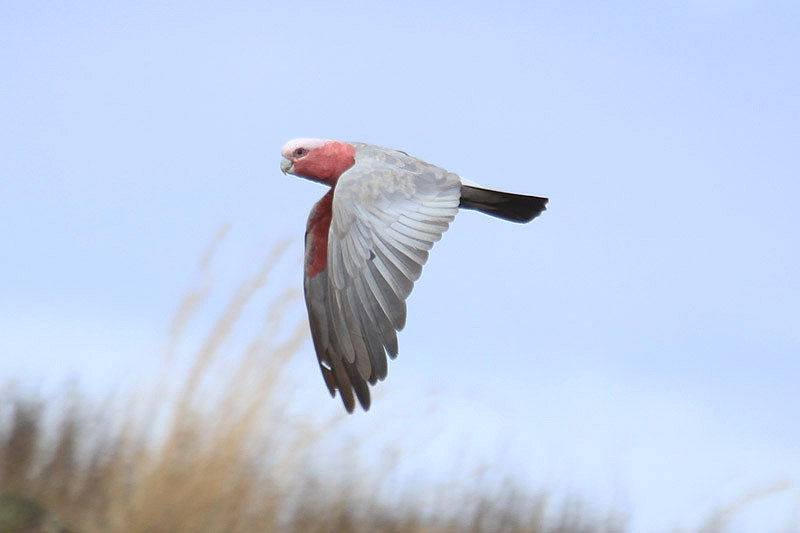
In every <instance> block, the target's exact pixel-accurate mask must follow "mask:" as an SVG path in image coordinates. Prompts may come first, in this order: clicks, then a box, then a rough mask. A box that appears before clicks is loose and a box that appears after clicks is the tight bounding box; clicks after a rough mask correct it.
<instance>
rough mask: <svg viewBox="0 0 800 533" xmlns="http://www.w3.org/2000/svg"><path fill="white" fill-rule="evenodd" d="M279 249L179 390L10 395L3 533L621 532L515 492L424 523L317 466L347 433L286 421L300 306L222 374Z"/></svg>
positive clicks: (2, 457) (189, 311) (353, 462)
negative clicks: (322, 450) (332, 437)
mask: <svg viewBox="0 0 800 533" xmlns="http://www.w3.org/2000/svg"><path fill="white" fill-rule="evenodd" d="M223 236H224V231H222V232H220V235H218V238H217V239H216V240H215V242H214V244H213V245H212V247H211V248H210V250H209V252H208V253H207V254H205V255H204V256H203V258H202V259H201V262H200V267H201V268H200V272H201V276H200V278H199V279H200V281H199V282H198V284H197V286H196V287H195V288H193V289H191V290H190V291H189V292H188V293H187V295H186V297H185V298H184V299H183V301H182V303H181V305H180V306H179V308H178V310H177V311H176V313H175V314H174V316H173V318H172V320H171V322H170V327H169V335H168V342H167V354H166V356H165V359H167V360H169V359H170V358H174V353H173V352H174V351H175V346H176V345H177V344H178V342H179V341H180V339H181V337H182V336H183V335H184V333H185V329H186V327H187V324H189V323H190V322H191V320H192V319H193V318H194V317H195V316H196V314H197V312H198V309H199V307H200V305H201V304H202V303H203V302H204V301H205V300H206V297H207V296H208V293H209V291H210V288H211V286H212V285H213V283H212V282H211V277H210V276H209V275H208V265H209V262H210V260H211V257H212V256H213V254H214V250H215V248H216V245H217V244H218V243H219V241H220V240H221V239H222V237H223ZM284 248H285V246H283V245H282V246H279V247H277V248H276V250H274V253H273V254H272V255H271V257H270V258H269V259H268V260H267V261H266V262H265V263H264V265H263V266H262V268H261V269H260V270H259V271H258V272H257V273H256V274H255V275H253V276H252V277H250V278H249V279H246V280H245V281H244V282H243V283H242V284H241V285H240V286H239V287H238V289H237V290H235V291H234V294H233V295H232V296H231V298H230V299H229V301H228V303H227V305H226V306H225V307H224V309H223V310H222V312H221V313H220V314H219V316H218V317H217V318H216V320H215V322H214V324H213V326H212V327H211V328H210V331H209V332H208V334H207V336H206V337H205V338H204V339H203V340H202V342H201V343H200V345H199V348H198V349H197V351H196V353H195V354H194V356H193V358H192V360H191V364H190V366H189V367H188V369H186V373H185V377H184V378H183V379H176V377H175V376H174V375H170V372H169V371H168V370H167V367H168V366H169V365H165V370H164V372H162V374H161V375H160V376H159V378H158V381H157V382H156V383H154V384H153V386H152V387H142V388H141V389H140V390H137V391H134V394H133V395H131V396H130V397H127V398H125V399H123V401H121V402H118V401H115V400H114V399H109V401H108V402H101V403H102V405H98V404H97V402H96V401H95V402H91V401H89V400H88V399H87V398H86V397H84V396H82V395H81V394H80V393H79V392H77V391H74V390H73V391H72V392H66V393H64V394H63V395H61V397H57V398H55V399H49V401H45V400H44V399H43V398H40V397H36V395H32V394H30V393H27V394H24V393H21V392H19V390H17V389H14V388H13V387H6V389H5V390H4V391H2V392H0V533H2V532H10V531H16V532H86V533H91V532H165V533H166V532H176V531H187V532H188V531H191V532H194V531H197V532H223V531H233V532H254V531H264V532H270V531H285V532H334V531H336V532H338V531H343V532H350V531H352V532H397V533H404V532H408V533H411V532H420V533H421V532H427V533H440V532H441V533H445V532H459V531H485V532H506V531H508V532H514V531H519V532H531V533H536V532H547V533H581V532H586V533H593V532H617V531H623V530H625V529H626V528H625V520H624V518H623V517H621V516H619V515H618V514H615V513H613V512H608V513H604V514H597V513H595V512H593V511H592V510H591V509H589V508H588V507H586V506H584V505H582V504H581V503H580V502H578V501H562V502H556V503H554V502H552V501H551V498H548V496H547V495H546V494H530V493H528V492H526V491H523V490H518V489H516V488H514V487H508V486H506V487H505V488H502V489H499V490H493V489H487V488H486V487H481V486H477V485H479V483H475V485H476V486H474V487H466V489H465V490H460V491H459V492H458V495H456V496H455V503H453V500H454V496H453V494H452V491H451V490H450V489H446V488H444V487H442V488H441V489H440V491H441V492H442V493H444V492H448V493H449V494H447V498H444V497H443V498H441V500H442V501H444V500H447V501H448V502H449V503H447V504H445V503H436V502H431V503H430V505H425V506H424V507H425V508H424V509H421V508H420V505H419V503H416V504H415V503H412V502H413V501H417V502H418V499H415V497H414V496H418V494H417V495H415V494H414V493H413V492H412V490H413V488H412V487H409V489H408V493H407V494H406V496H407V497H404V496H403V495H402V494H401V495H398V496H397V498H396V503H394V504H389V503H387V502H386V501H379V499H378V497H377V496H376V494H378V493H379V492H380V488H381V472H376V471H374V470H371V471H368V469H367V467H365V466H359V463H358V459H357V458H354V456H353V454H352V453H346V452H345V451H344V450H342V453H341V456H342V457H345V458H347V459H344V460H343V464H342V465H341V468H342V473H337V474H335V475H332V476H328V475H323V474H322V473H321V472H319V471H315V470H314V469H313V468H310V467H309V466H308V465H309V457H310V455H311V454H313V453H314V450H315V449H317V448H318V447H319V446H320V443H321V442H322V440H323V439H324V437H325V435H326V431H327V430H329V429H330V428H331V426H333V425H336V424H345V423H346V420H347V419H346V418H344V417H341V418H338V419H336V420H330V421H327V422H308V421H305V420H298V417H297V416H294V417H292V416H289V415H288V414H287V405H286V403H285V402H286V400H285V399H282V398H285V395H281V394H279V392H280V385H279V383H280V379H279V378H280V377H281V373H282V372H283V370H284V369H285V366H286V364H287V363H288V361H289V360H290V358H291V357H292V356H293V355H294V354H295V353H297V352H298V350H299V348H300V346H301V345H302V343H303V342H304V341H305V338H306V335H307V333H306V325H305V323H300V324H297V325H296V326H294V327H290V328H288V329H289V330H290V332H289V333H288V334H287V333H281V332H283V331H284V330H285V329H287V328H286V326H285V324H283V322H284V316H285V310H286V308H287V305H289V304H291V303H292V302H294V303H296V302H297V299H298V296H297V295H296V294H295V293H293V292H286V293H283V294H280V295H278V296H277V297H276V298H275V299H274V300H273V301H272V302H271V303H270V304H269V306H268V307H269V309H268V312H267V316H266V318H265V320H264V321H263V329H262V331H261V332H260V333H259V334H257V335H256V336H255V338H254V339H253V340H252V341H251V342H250V343H249V344H248V345H247V346H246V347H245V348H244V350H243V353H242V354H241V355H240V356H239V357H238V358H236V359H235V361H236V362H235V364H234V366H233V367H232V368H229V369H228V371H224V372H220V362H221V361H223V360H225V361H229V359H226V358H225V357H224V355H229V354H228V353H227V352H228V350H227V348H224V346H225V342H226V340H228V339H229V337H230V335H231V332H232V330H233V328H234V326H235V325H236V324H237V321H239V320H240V318H241V316H242V313H243V310H244V309H245V307H246V306H247V304H248V303H250V302H251V301H252V300H253V298H254V296H255V295H256V294H257V293H258V292H259V291H261V290H262V289H263V287H265V285H266V283H267V280H268V277H269V274H270V272H271V269H272V267H273V266H274V264H275V262H276V261H277V259H278V257H279V256H280V255H281V254H282V252H283V249H284ZM223 366H224V365H223ZM176 382H177V383H179V385H178V387H177V389H175V383H176ZM342 448H344V445H342ZM434 492H435V491H434ZM404 498H405V500H404ZM712 529H713V528H712Z"/></svg>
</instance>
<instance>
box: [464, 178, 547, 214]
mask: <svg viewBox="0 0 800 533" xmlns="http://www.w3.org/2000/svg"><path fill="white" fill-rule="evenodd" d="M546 205H547V198H540V197H538V196H526V195H524V194H513V193H510V192H501V191H492V190H489V189H481V188H480V187H472V186H470V185H462V186H461V203H460V204H459V207H463V208H464V209H475V210H476V211H480V212H481V213H486V214H487V215H492V216H493V217H497V218H502V219H503V220H510V221H511V222H530V221H531V220H533V219H534V218H536V217H537V216H539V215H540V214H541V213H542V211H544V210H545V209H546V207H545V206H546Z"/></svg>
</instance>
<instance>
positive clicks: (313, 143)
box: [281, 139, 331, 159]
mask: <svg viewBox="0 0 800 533" xmlns="http://www.w3.org/2000/svg"><path fill="white" fill-rule="evenodd" d="M329 142H331V140H330V139H292V140H291V141H289V142H287V143H286V144H284V145H283V149H281V155H282V156H283V157H285V158H286V159H292V156H293V154H294V151H295V150H297V149H298V148H305V149H306V150H308V151H311V150H313V149H314V148H319V147H321V146H325V145H326V144H328V143H329Z"/></svg>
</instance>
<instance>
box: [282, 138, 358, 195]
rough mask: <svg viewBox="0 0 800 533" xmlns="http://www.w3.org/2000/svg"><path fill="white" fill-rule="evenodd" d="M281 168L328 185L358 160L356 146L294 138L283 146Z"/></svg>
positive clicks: (332, 183)
mask: <svg viewBox="0 0 800 533" xmlns="http://www.w3.org/2000/svg"><path fill="white" fill-rule="evenodd" d="M281 155H282V156H283V159H282V160H281V170H282V171H283V172H284V174H285V173H289V174H294V175H295V176H300V177H302V178H307V179H310V180H314V181H319V182H321V183H326V184H328V185H335V184H336V180H338V179H339V176H341V175H342V173H343V172H344V171H345V170H347V169H348V168H350V167H352V166H353V165H354V164H355V162H356V157H355V156H356V147H355V146H353V145H352V144H350V143H343V142H339V141H330V140H327V139H294V140H292V141H289V142H288V143H286V144H285V145H283V149H282V150H281Z"/></svg>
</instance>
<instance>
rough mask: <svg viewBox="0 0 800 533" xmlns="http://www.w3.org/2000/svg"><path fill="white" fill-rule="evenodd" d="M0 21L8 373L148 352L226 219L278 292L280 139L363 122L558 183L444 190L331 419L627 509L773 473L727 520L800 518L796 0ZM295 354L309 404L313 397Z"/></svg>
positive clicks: (229, 10) (161, 11)
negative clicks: (516, 195) (462, 194)
mask: <svg viewBox="0 0 800 533" xmlns="http://www.w3.org/2000/svg"><path fill="white" fill-rule="evenodd" d="M0 14H2V16H0V69H2V72H3V73H4V74H3V76H2V77H0V94H2V98H0V245H1V246H2V261H0V278H1V279H3V280H4V282H3V284H2V285H0V294H2V297H1V298H0V331H2V332H3V333H2V335H0V350H2V366H0V373H2V374H1V375H2V376H3V377H11V378H19V377H24V378H25V379H31V380H33V381H35V382H40V383H41V382H55V381H58V380H59V379H63V378H64V377H65V376H73V375H77V376H81V379H83V380H84V381H85V382H87V383H90V384H91V385H87V386H95V387H99V388H102V387H103V386H109V387H113V386H114V383H116V382H117V381H118V380H119V374H120V373H124V372H129V371H131V370H132V369H138V368H139V367H140V366H142V365H144V366H145V367H147V364H145V363H144V361H145V360H147V358H148V357H150V356H144V355H142V354H143V353H151V352H154V351H155V350H154V348H153V347H154V346H158V343H159V342H160V339H162V338H163V334H164V330H165V324H166V322H167V320H168V318H169V315H170V312H171V311H172V309H173V308H174V306H175V304H176V302H177V301H178V300H179V298H180V297H181V295H182V294H183V292H184V291H185V290H186V289H187V287H188V286H189V285H190V284H191V282H190V280H191V276H192V273H193V272H194V268H195V263H196V260H197V257H198V255H199V254H200V252H201V251H202V250H203V248H204V247H205V245H206V243H207V242H208V241H209V239H210V237H211V235H213V234H214V232H215V231H216V230H217V229H218V228H219V227H220V225H221V224H223V223H226V222H228V223H230V224H231V228H232V229H231V232H230V235H229V237H228V239H227V241H226V243H225V245H224V246H223V248H222V250H221V252H220V254H219V256H218V257H217V260H216V266H215V268H216V270H217V272H218V277H219V278H220V279H221V280H222V281H221V283H222V284H223V286H224V285H225V283H229V284H230V285H233V284H235V283H236V281H238V279H241V277H242V276H243V275H244V274H243V273H247V272H251V271H252V270H254V269H255V268H257V265H258V263H259V262H260V261H261V260H262V259H263V257H265V256H266V254H267V253H268V250H269V249H270V248H271V247H272V246H273V245H274V244H275V243H276V242H278V241H279V240H280V239H282V238H285V237H290V238H292V239H293V240H294V244H293V245H292V246H291V247H290V249H289V252H288V256H287V257H286V258H284V261H283V264H282V266H281V268H279V270H278V273H277V274H276V276H277V279H276V280H274V283H276V284H277V285H279V286H280V287H281V288H282V287H285V286H295V287H297V288H298V289H299V288H300V286H301V285H300V283H301V277H300V276H301V271H300V268H301V266H300V265H301V263H300V261H301V259H300V257H301V254H302V247H301V245H300V241H301V239H302V231H303V228H304V227H305V219H306V216H307V214H308V210H309V209H310V207H311V205H312V204H313V203H314V202H315V201H316V199H317V198H319V197H320V196H321V195H322V194H323V193H324V189H323V188H321V187H320V186H318V185H315V184H312V183H308V182H305V181H302V180H296V179H292V178H291V177H285V176H283V175H282V174H281V173H280V171H279V169H278V162H279V151H280V148H281V146H282V145H283V143H284V142H285V141H286V140H288V139H291V138H295V137H327V138H334V139H342V140H357V141H364V142H371V143H374V144H381V145H385V146H390V147H393V148H398V149H402V150H405V151H407V152H409V153H411V154H413V155H416V156H418V157H421V158H423V159H426V160H429V161H431V162H434V163H436V164H438V165H440V166H443V167H445V168H448V169H449V170H452V171H454V172H457V173H459V174H461V175H462V176H464V177H466V178H468V179H471V180H473V181H477V182H479V183H481V184H484V185H486V186H491V187H495V188H499V189H506V190H512V191H518V192H526V193H530V194H536V195H542V196H548V197H550V198H551V202H550V206H549V210H548V211H547V212H546V213H545V214H544V215H543V216H542V217H541V218H540V219H537V220H536V221H535V222H534V223H532V224H531V225H528V226H518V225H513V224H508V223H504V222H502V221H499V220H495V219H491V218H489V217H483V216H480V215H478V214H475V213H462V214H461V215H459V217H458V218H457V219H456V221H455V223H454V224H453V226H452V227H451V229H450V230H449V231H448V233H447V234H445V236H444V238H443V239H442V241H441V242H440V243H438V244H437V245H436V247H435V248H434V250H433V252H432V254H431V259H430V260H429V263H428V265H427V266H426V269H425V272H424V274H423V276H422V278H421V280H420V281H419V282H418V283H417V286H416V288H415V291H414V293H412V295H411V297H410V299H409V319H408V324H407V327H406V329H405V330H404V331H403V333H402V334H401V335H400V351H401V355H400V357H399V358H398V359H397V360H396V361H395V362H393V363H392V364H391V366H390V372H389V379H388V380H387V381H386V382H385V383H384V384H382V385H381V386H380V388H379V390H380V391H381V396H379V397H378V399H377V401H376V402H375V403H374V407H373V410H372V411H370V413H369V415H367V416H366V417H365V416H363V415H358V416H357V417H353V419H352V420H353V422H352V426H353V431H355V432H359V431H363V432H364V434H365V435H366V434H372V433H374V432H375V431H374V428H373V426H371V424H372V423H373V422H374V421H375V420H376V419H382V420H391V421H392V422H391V423H390V424H389V426H390V428H395V429H394V431H395V432H394V433H392V432H391V431H389V430H386V431H385V432H383V433H380V432H379V433H380V435H383V437H381V436H380V435H379V436H375V437H373V438H375V439H378V440H379V439H380V438H384V439H386V440H387V441H393V442H401V443H404V442H408V445H407V447H406V448H405V449H407V450H413V452H409V453H411V455H410V462H411V463H413V467H415V468H419V469H420V470H421V471H422V470H424V468H425V466H426V465H431V464H432V465H442V464H443V463H448V462H449V463H452V462H453V461H454V460H455V459H454V458H458V457H461V459H460V460H463V461H464V462H465V463H469V462H474V463H475V464H479V463H482V462H484V463H485V462H491V463H492V464H497V468H498V469H499V470H503V471H505V470H508V471H512V472H514V473H515V475H516V476H519V477H520V478H521V479H522V481H523V482H524V483H526V484H530V485H531V486H534V487H539V486H554V487H557V488H564V489H565V490H572V489H574V490H577V491H579V492H582V493H584V494H587V495H588V496H589V497H591V498H597V499H598V500H602V499H603V498H606V499H608V500H610V501H611V503H613V504H615V505H619V506H622V507H623V508H625V509H628V510H630V511H631V512H632V513H633V525H634V526H635V527H637V528H639V530H648V531H650V530H655V528H656V527H662V528H664V530H667V529H668V528H670V527H672V526H685V527H688V526H691V525H693V524H695V525H696V524H697V523H698V522H699V521H702V518H703V517H704V516H705V515H706V514H707V512H708V510H709V509H711V508H713V507H714V506H716V505H721V504H724V503H727V502H729V501H731V500H733V499H735V498H737V497H738V496H740V495H741V494H744V493H746V492H748V491H750V490H753V489H757V488H761V487H764V486H771V485H773V484H775V483H781V482H784V481H785V482H787V483H788V488H787V489H785V490H783V491H781V492H780V493H778V494H776V495H775V496H772V497H770V498H767V499H765V500H764V501H760V502H758V503H757V504H754V505H753V506H752V510H751V511H748V512H750V513H751V514H752V515H753V516H749V515H748V514H747V512H746V513H744V515H743V516H741V517H740V518H739V522H737V527H739V528H740V530H742V531H752V530H755V529H752V528H753V527H756V526H755V525H754V524H758V530H759V531H763V530H764V529H763V526H764V525H765V524H766V525H770V527H771V526H772V525H774V527H775V528H777V527H779V526H780V525H782V522H781V521H783V522H785V521H786V519H788V517H790V516H791V513H794V516H795V517H796V516H797V514H798V513H800V510H798V509H799V508H800V429H799V428H800V425H799V424H798V423H797V421H798V420H800V390H799V389H798V377H799V376H800V328H798V319H800V274H798V272H800V247H798V245H797V242H798V238H797V234H798V228H800V215H798V212H797V209H796V203H797V198H799V197H800V180H798V177H800V155H798V154H799V153H800V152H799V151H798V146H800V69H798V67H797V50H798V49H800V38H798V35H797V28H798V25H799V24H800V8H798V7H797V6H796V4H794V3H790V2H785V3H781V2H770V3H768V4H765V3H755V2H747V1H735V0H734V1H731V2H723V1H702V0H701V1H698V2H688V1H680V0H673V1H665V2H653V3H635V2H612V3H602V4H600V3H588V2H543V3H538V2H521V3H514V2H493V3H491V4H486V3H474V2H457V3H446V2H442V3H438V4H437V5H435V6H431V5H427V4H425V3H415V2H411V3H407V4H403V5H400V4H397V5H394V4H392V5H390V4H389V3H370V4H366V3H363V4H361V3H351V2H344V3H342V2H340V3H336V5H335V6H333V5H329V4H328V3H323V2H308V3H280V4H278V3H276V4H272V3H267V2H264V3H235V4H229V5H226V6H224V7H223V6H222V5H221V4H216V3H211V2H206V3H185V4H181V3H171V4H169V6H165V5H164V4H162V3H157V2H142V3H136V4H121V3H120V4H114V3H106V2H97V3H93V2H83V3H81V5H80V6H79V7H74V6H66V5H65V4H61V3H55V2H53V3H38V2H7V3H4V4H3V6H2V8H0ZM225 280H228V281H225ZM213 301H215V300H212V302H213ZM222 301H223V300H222V298H220V299H219V303H220V304H221V302H222ZM295 311H296V312H297V313H298V315H299V313H301V312H302V308H301V307H299V306H298V309H296V310H295ZM304 352H305V353H304V354H301V358H299V361H298V362H297V365H298V369H297V370H298V375H300V376H302V375H307V376H308V382H309V383H308V387H307V391H308V392H307V395H305V393H304V396H303V401H308V402H309V405H315V406H316V405H317V403H316V402H319V404H322V405H326V406H328V405H329V404H330V408H331V409H338V408H339V405H338V400H337V401H336V402H334V401H331V400H329V399H328V398H327V393H326V392H325V390H324V387H323V386H322V383H321V380H320V379H319V376H318V369H317V368H316V363H315V362H314V358H313V354H312V349H311V346H310V343H308V344H307V345H306V347H305V349H304ZM150 358H151V359H152V357H150ZM37 380H38V381H37ZM303 390H304V391H305V390H306V389H305V388H304V389H303ZM431 405H434V406H435V408H432V409H431V408H428V407H430V406H431ZM426 406H428V407H426ZM326 408H327V407H324V408H323V409H326ZM409 427H414V428H417V430H416V431H411V430H409V429H408V428H409ZM456 449H459V450H461V449H464V450H465V451H463V452H461V451H458V452H457V451H454V450H456ZM462 453H463V455H461V454H462ZM448 467H449V465H446V466H441V468H442V469H444V470H446V469H447V468H448ZM748 520H749V521H748ZM768 520H774V521H775V524H771V523H770V522H768Z"/></svg>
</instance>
